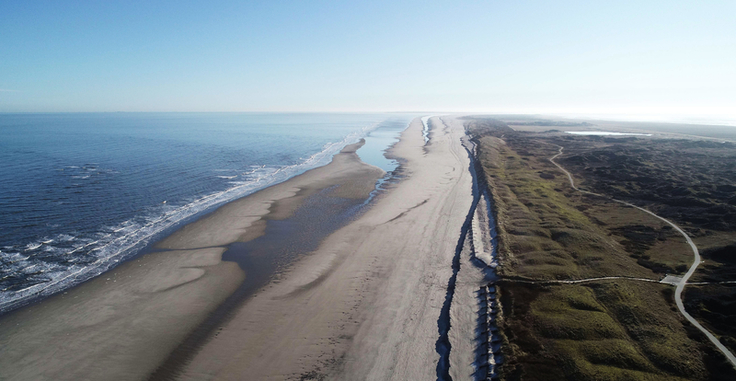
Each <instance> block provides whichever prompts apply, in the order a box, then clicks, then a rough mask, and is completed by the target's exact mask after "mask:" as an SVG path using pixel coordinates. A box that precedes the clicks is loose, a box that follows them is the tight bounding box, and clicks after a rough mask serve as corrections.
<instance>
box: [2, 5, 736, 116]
mask: <svg viewBox="0 0 736 381" xmlns="http://www.w3.org/2000/svg"><path fill="white" fill-rule="evenodd" d="M735 16H736V1H732V0H724V1H677V0H667V1H646V0H639V1H565V0H558V1H508V0H507V1H493V0H486V1H463V0H455V1H431V0H424V1H383V0H372V1H356V0H353V1H278V0H270V1H258V0H251V1H247V0H246V1H228V0H224V1H217V2H205V1H201V2H195V1H185V0H177V1H33V0H28V1H2V2H0V112H77V111H83V112H86V111H92V112H96V111H315V112H318V111H345V112H352V111H436V112H451V111H463V112H465V111H467V112H496V113H560V114H601V115H602V114H650V115H654V114H658V115H680V116H691V117H698V116H705V117H714V118H718V117H723V118H732V119H734V120H736V22H735V21H734V20H735V18H734V17H735Z"/></svg>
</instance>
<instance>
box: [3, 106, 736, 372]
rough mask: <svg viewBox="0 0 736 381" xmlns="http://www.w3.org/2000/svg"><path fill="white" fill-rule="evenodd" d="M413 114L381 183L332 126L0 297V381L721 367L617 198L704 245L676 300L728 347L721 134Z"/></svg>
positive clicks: (673, 245)
mask: <svg viewBox="0 0 736 381" xmlns="http://www.w3.org/2000/svg"><path fill="white" fill-rule="evenodd" d="M425 120H426V122H427V123H428V125H426V126H425V125H424V124H423V121H422V118H416V119H414V120H413V121H412V122H411V123H410V124H409V126H408V128H407V129H406V130H404V131H403V132H402V134H401V137H400V140H399V141H398V142H397V143H396V144H395V145H393V146H392V147H391V148H390V149H389V150H388V151H387V153H386V155H387V156H389V157H391V158H393V159H395V160H397V161H398V162H399V163H400V165H399V168H398V169H397V170H396V171H394V173H393V174H392V176H391V177H390V178H389V180H388V181H385V182H384V181H379V179H383V180H385V179H386V177H384V176H385V175H386V173H385V172H384V171H383V170H382V169H380V168H377V167H373V166H371V165H368V164H366V163H363V162H362V161H361V160H360V158H359V156H358V155H357V154H356V151H357V150H358V149H359V148H360V147H361V145H362V144H364V142H359V143H356V144H352V145H348V146H346V147H345V148H344V149H343V150H342V151H341V152H340V153H338V154H336V155H335V156H334V157H333V160H332V162H331V163H330V164H328V165H326V166H323V167H320V168H316V169H313V170H310V171H307V172H305V173H303V174H301V175H299V176H296V177H293V178H291V179H289V180H287V181H285V182H283V183H281V184H277V185H274V186H271V187H269V188H266V189H263V190H261V191H259V192H256V193H254V194H252V195H249V196H247V197H244V198H242V199H239V200H236V201H233V202H231V203H228V204H225V205H223V206H221V207H219V208H218V209H216V210H215V211H213V212H211V213H210V214H207V215H205V216H203V217H201V218H199V219H198V220H196V221H194V222H191V223H189V224H187V225H185V226H183V227H181V228H180V229H178V230H177V231H175V232H174V233H173V234H171V235H169V236H168V237H166V238H165V239H163V240H161V241H160V242H157V243H156V244H155V245H154V246H153V247H152V248H151V249H150V252H149V253H147V254H144V255H142V256H140V257H138V258H136V259H134V260H132V261H129V262H126V263H124V264H122V265H120V266H119V267H117V268H115V269H114V270H112V271H110V272H108V273H106V274H103V275H102V276H100V277H98V278H95V279H93V280H91V281H89V282H86V283H84V284H82V285H80V286H78V287H75V288H72V289H70V290H68V291H67V292H65V293H63V294H60V295H56V296H53V297H51V298H48V299H47V300H43V301H41V302H39V303H36V304H33V305H30V306H28V307H25V308H22V309H19V310H17V311H14V312H12V313H10V314H7V315H6V316H3V317H1V318H0V342H1V343H3V345H2V346H0V379H12V380H77V379H106V380H141V379H150V380H240V379H253V380H261V379H268V380H271V379H273V380H328V379H329V380H433V379H439V380H449V379H454V380H462V379H474V380H486V379H493V380H497V379H498V380H548V379H571V380H601V379H610V380H617V379H632V380H639V379H641V380H686V379H687V380H728V379H733V376H734V375H736V371H735V370H734V369H733V368H732V367H731V366H730V364H728V363H727V361H726V359H725V358H724V357H723V355H722V354H721V352H719V351H718V350H717V349H716V347H714V346H713V345H711V343H710V342H708V340H707V339H706V338H705V337H704V335H703V334H702V333H701V332H700V331H698V330H697V329H696V328H695V327H694V326H692V325H691V324H689V323H688V322H687V321H686V319H685V318H684V317H683V315H682V314H681V313H680V311H678V309H677V307H676V301H675V298H676V293H675V287H674V285H675V284H676V283H677V282H678V281H679V279H681V277H682V275H683V273H684V272H685V271H687V269H688V267H689V266H691V264H692V261H693V257H692V255H693V253H692V251H690V249H689V247H688V245H687V242H686V240H685V239H683V236H682V235H680V234H678V232H677V231H675V230H674V229H673V228H672V227H671V226H670V225H669V224H668V223H666V222H664V221H663V220H661V219H659V218H657V217H656V216H654V215H652V214H648V213H643V212H642V211H641V210H636V208H635V207H634V204H636V205H637V206H641V207H644V208H647V209H648V210H652V211H655V212H657V213H659V214H661V215H664V216H666V217H667V218H668V219H671V220H673V221H675V222H676V223H677V224H679V225H680V226H682V227H683V228H684V231H687V233H688V234H689V235H690V236H692V238H693V241H694V242H695V243H696V244H697V246H698V247H700V248H701V249H703V256H704V265H703V266H701V267H700V268H699V269H698V271H697V272H695V274H694V275H693V278H691V280H690V282H694V283H695V284H688V286H687V288H686V290H685V292H684V295H685V298H684V299H685V305H686V307H687V310H688V311H690V312H691V313H692V314H693V315H694V316H695V317H696V318H697V319H698V320H699V321H701V322H702V323H703V325H704V326H706V327H707V329H709V330H710V331H712V332H714V333H715V334H716V335H717V337H718V338H719V339H720V340H721V341H722V342H723V343H724V345H726V346H727V347H729V348H731V349H733V348H734V342H736V341H734V332H733V328H732V327H731V326H730V324H729V321H730V318H731V317H732V316H734V315H733V311H732V306H733V303H732V300H733V289H734V287H733V285H732V284H731V283H728V282H731V281H733V280H734V279H733V273H734V266H733V258H734V255H733V252H734V251H733V250H734V247H735V246H734V242H736V233H734V230H736V227H734V226H733V221H734V220H733V218H732V217H733V216H734V215H736V214H734V213H736V209H734V206H733V205H734V200H735V199H736V193H735V192H736V188H734V187H733V185H732V184H733V181H734V179H736V178H734V172H733V168H734V167H733V162H734V161H733V160H734V156H733V153H732V152H733V150H732V148H733V144H732V143H728V142H725V141H723V142H722V141H718V140H719V139H720V138H717V137H712V136H708V137H705V138H702V139H695V138H693V137H692V136H684V135H683V134H682V131H680V130H679V129H676V132H675V133H657V134H658V135H657V136H646V135H637V136H634V137H626V136H621V137H606V136H603V137H602V136H577V135H576V136H571V135H568V134H565V133H564V132H563V131H560V130H559V128H564V129H570V130H578V131H579V130H588V129H594V130H595V129H614V128H615V127H616V126H618V125H617V124H615V123H613V122H607V123H600V122H597V121H591V122H574V121H573V122H571V121H569V120H547V119H539V118H531V117H518V116H509V117H506V118H504V117H494V118H488V117H473V116H466V117H460V116H433V117H431V118H425ZM428 127H430V128H428ZM619 127H621V128H620V130H622V131H627V132H634V133H643V132H646V131H649V130H647V129H646V127H651V126H649V125H637V124H632V123H628V124H621V125H620V126H619ZM665 127H666V126H665ZM665 127H662V128H665ZM678 128H679V127H678ZM655 130H656V129H655ZM427 131H428V137H429V140H428V141H425V139H424V136H423V135H426V134H427ZM655 133H656V132H655ZM714 139H715V140H714ZM563 149H564V152H563ZM683 152H684V153H687V155H682V153H683ZM564 168H566V169H564ZM567 171H569V172H567ZM573 178H574V179H575V182H576V183H577V184H578V186H579V187H580V189H578V188H577V187H575V186H574V184H573ZM377 182H378V183H381V184H382V189H380V190H378V189H377V188H376V184H377ZM581 189H586V190H591V191H594V192H597V193H592V192H588V191H582V192H581ZM586 192H587V193H586ZM603 194H605V195H607V196H605V197H603V196H602V195H603ZM609 196H610V197H609ZM613 197H615V199H614V198H613ZM617 199H623V200H626V202H630V203H632V204H628V205H622V203H621V202H620V201H617ZM624 204H625V203H624ZM683 234H684V233H683Z"/></svg>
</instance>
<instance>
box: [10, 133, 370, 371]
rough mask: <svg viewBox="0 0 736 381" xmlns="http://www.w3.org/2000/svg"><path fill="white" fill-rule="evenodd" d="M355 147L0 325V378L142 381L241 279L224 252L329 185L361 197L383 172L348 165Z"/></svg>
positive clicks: (223, 209)
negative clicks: (121, 379)
mask: <svg viewBox="0 0 736 381" xmlns="http://www.w3.org/2000/svg"><path fill="white" fill-rule="evenodd" d="M362 144H363V143H362V142H359V143H355V144H351V145H348V146H346V147H345V148H344V149H343V150H341V151H340V153H338V154H336V155H334V156H333V159H332V161H331V162H330V163H329V164H327V165H325V166H322V167H318V168H314V169H312V170H309V171H307V172H305V173H303V174H300V175H297V176H295V177H293V178H291V179H289V180H287V181H285V182H283V183H280V184H276V185H273V186H270V187H268V188H264V189H262V190H260V191H258V192H255V193H253V194H251V195H249V196H246V197H244V198H241V199H238V200H235V201H232V202H230V203H228V204H225V205H223V206H221V207H219V208H218V209H216V210H215V211H214V212H212V213H210V214H208V215H205V216H203V217H202V218H200V219H197V220H195V221H194V222H192V223H189V224H187V225H185V226H183V227H181V228H179V229H178V230H177V231H175V232H174V233H173V234H171V235H170V236H168V237H167V238H165V239H163V240H161V241H159V242H158V243H156V244H155V245H153V246H152V249H151V251H150V252H148V253H146V254H144V255H142V256H140V257H138V258H136V259H133V260H131V261H129V262H126V263H123V264H121V265H120V266H118V267H116V268H115V269H113V270H111V271H109V272H108V273H105V274H103V275H102V276H99V277H97V278H94V279H92V280H90V281H87V282H85V283H82V284H80V285H78V286H76V287H73V288H71V289H69V290H67V291H66V292H63V293H60V294H57V295H54V296H51V297H49V298H46V299H44V300H42V301H40V302H38V303H34V304H31V305H28V306H25V307H21V308H20V309H17V310H14V311H11V312H10V313H8V314H6V315H4V316H2V318H0V341H2V342H3V343H6V345H4V346H3V348H2V349H0V369H1V371H0V373H2V374H3V375H7V376H9V377H13V378H20V379H46V378H47V379H50V378H54V379H78V378H79V377H82V378H89V377H92V378H109V377H110V375H117V376H118V377H119V376H121V375H123V374H124V375H125V377H126V378H129V377H133V378H145V377H147V376H148V374H150V373H151V372H152V371H153V370H154V369H156V368H157V367H158V366H159V364H160V363H161V362H162V361H163V360H164V359H165V358H167V357H168V356H169V354H170V353H171V352H172V351H173V350H174V349H175V348H176V347H178V345H179V343H180V342H181V341H182V340H183V339H184V338H185V337H187V336H188V335H189V333H190V332H192V331H193V330H194V329H195V328H196V327H197V326H198V325H199V324H200V323H201V322H202V321H204V320H205V319H206V318H207V316H208V315H209V314H210V312H212V311H213V310H215V309H216V308H217V306H218V305H220V304H221V303H223V302H224V301H225V300H227V298H228V297H229V295H231V294H232V293H233V292H235V291H236V290H237V289H238V287H239V285H240V284H242V282H243V280H244V279H245V278H246V276H247V275H246V274H245V273H244V271H243V270H242V269H240V268H239V266H238V265H237V263H235V262H228V261H223V260H222V259H221V256H222V254H223V253H225V252H226V251H227V249H228V246H229V245H231V244H232V243H234V242H243V241H249V240H253V239H256V238H257V237H259V236H262V235H263V234H264V233H265V227H266V222H265V221H266V219H269V220H279V219H287V218H289V217H290V216H291V215H293V213H294V212H295V211H296V210H297V209H298V208H299V207H300V205H301V204H302V203H304V201H305V200H306V199H308V198H309V197H310V196H312V195H314V194H315V193H317V192H318V191H320V190H322V189H325V188H328V187H333V186H336V185H338V184H339V185H342V186H338V187H337V188H338V189H336V190H335V191H334V192H332V193H333V195H334V196H336V197H342V198H346V199H360V198H361V197H363V195H365V197H367V195H368V194H369V193H370V192H371V191H372V190H373V189H374V186H375V182H376V180H377V178H379V177H381V176H383V174H384V172H383V171H382V170H380V169H378V168H375V167H372V166H369V165H367V164H364V163H362V162H361V161H360V160H359V159H358V157H357V155H356V154H355V151H356V150H357V148H359V147H360V146H361V145H362ZM272 209H273V210H272ZM162 305H166V308H161V307H160V306H162ZM154 338H155V339H154ZM152 343H155V344H152ZM11 349H12V351H11ZM59 351H62V352H63V354H61V355H60V354H59ZM24 354H25V356H24ZM27 354H30V356H27ZM51 358H53V359H54V360H53V361H48V360H49V359H51ZM71 368H75V369H71ZM62 370H65V371H64V372H62ZM52 375H53V377H51V376H52ZM94 375H98V377H94ZM135 375H137V376H135Z"/></svg>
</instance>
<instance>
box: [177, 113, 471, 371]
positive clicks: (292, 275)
mask: <svg viewBox="0 0 736 381" xmlns="http://www.w3.org/2000/svg"><path fill="white" fill-rule="evenodd" d="M422 127H423V125H422V122H421V120H420V119H419V118H417V119H415V120H414V121H413V122H412V123H411V125H410V126H409V128H408V129H407V130H406V131H405V132H404V133H403V134H402V138H401V141H400V142H399V143H397V145H396V146H395V147H394V149H393V152H392V153H393V154H394V155H395V156H397V157H399V158H402V159H403V160H404V161H403V174H404V175H405V178H404V179H403V180H402V181H401V182H400V183H399V184H398V185H396V186H395V188H393V189H391V190H390V191H388V192H386V193H384V194H383V195H382V196H381V197H380V198H379V199H378V200H377V201H376V203H375V205H374V206H373V207H372V208H371V209H370V210H369V211H368V212H367V213H366V214H364V215H363V216H362V217H361V218H359V219H358V220H356V221H355V222H353V223H351V224H349V225H347V226H345V227H344V228H342V229H340V230H338V231H337V232H336V233H334V234H332V235H331V236H330V237H328V238H327V239H326V240H325V241H324V242H323V244H322V245H321V246H320V249H319V250H317V251H316V252H314V253H312V254H311V255H309V256H308V257H306V258H305V259H303V260H302V261H300V262H299V263H297V264H296V265H295V266H293V267H292V269H291V270H290V271H289V273H288V274H286V276H284V277H283V279H285V280H284V281H282V282H280V283H275V284H271V285H270V286H269V287H267V288H266V289H264V290H263V291H262V292H261V293H259V294H258V295H256V296H255V297H253V298H252V299H251V300H249V301H248V302H247V303H246V304H245V305H244V306H243V307H242V308H241V309H240V310H239V311H238V313H237V314H236V316H235V317H234V318H233V319H232V320H231V322H230V323H229V324H227V325H226V326H225V327H222V330H221V331H220V333H219V335H218V336H217V337H215V338H214V339H212V340H211V341H210V342H208V343H207V344H206V345H205V346H204V347H203V348H202V349H201V350H200V351H199V353H198V355H197V356H196V357H195V358H194V360H193V361H192V362H191V363H190V364H189V365H188V366H187V367H186V368H185V369H184V371H183V372H182V373H181V375H180V378H181V379H185V380H202V379H206V380H209V379H221V380H230V379H253V380H256V379H275V380H278V379H300V378H302V377H304V378H307V377H312V378H314V379H320V377H326V378H331V379H339V380H363V379H366V380H390V379H395V380H410V379H411V380H429V379H436V367H437V361H438V359H439V355H438V354H437V352H436V349H435V344H436V341H437V338H438V326H437V320H438V317H439V315H440V310H441V308H442V305H443V302H444V300H445V294H446V291H447V285H448V280H449V279H450V276H451V275H452V268H451V263H452V258H453V256H454V254H455V246H456V245H457V241H458V239H459V237H460V230H461V226H462V224H463V222H464V220H465V217H466V215H467V213H468V211H469V209H470V206H471V203H472V179H471V174H470V173H469V172H468V170H467V169H468V165H469V159H468V156H467V153H466V151H465V149H464V148H463V147H462V146H461V141H460V140H461V137H462V136H464V135H465V133H464V130H463V127H462V123H460V122H456V121H450V122H448V123H447V125H444V126H443V127H441V128H438V129H435V130H433V131H432V133H431V141H430V144H429V145H427V146H426V154H425V147H424V140H423V137H422ZM470 329H471V330H472V329H473V327H470Z"/></svg>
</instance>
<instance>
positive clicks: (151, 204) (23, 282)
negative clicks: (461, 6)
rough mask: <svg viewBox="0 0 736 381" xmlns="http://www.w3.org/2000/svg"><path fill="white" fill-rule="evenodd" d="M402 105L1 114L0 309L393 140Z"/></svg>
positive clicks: (376, 155) (382, 161) (374, 156)
mask: <svg viewBox="0 0 736 381" xmlns="http://www.w3.org/2000/svg"><path fill="white" fill-rule="evenodd" d="M411 117H412V116H410V115H400V114H390V115H382V114H238V113H100V114H0V163H2V165H1V166H0V210H1V211H2V213H0V312H4V311H8V310H11V309H13V308H16V307H17V306H19V305H22V304H23V303H25V302H26V301H28V300H31V299H34V298H36V297H38V296H45V295H50V294H53V293H55V292H59V291H61V290H64V289H66V288H69V287H71V286H73V285H76V284H79V283H81V282H83V281H85V280H87V279H90V278H91V277H94V276H96V275H99V274H101V273H102V272H104V271H106V270H108V269H110V268H112V267H114V266H115V265H116V264H118V263H120V262H122V261H124V260H126V259H129V258H131V257H134V256H135V255H136V254H137V253H139V252H140V251H141V249H143V248H144V247H145V246H146V245H147V244H149V243H151V242H153V241H155V240H157V239H159V238H161V237H163V236H164V235H165V234H167V233H169V232H171V231H172V229H175V228H176V227H177V226H180V225H182V224H183V223H185V222H187V221H190V220H192V219H194V218H196V217H197V216H198V215H201V214H203V213H206V212H208V211H211V210H212V209H214V208H215V207H217V206H218V205H222V204H223V203H225V202H228V201H232V200H234V199H237V198H239V197H242V196H245V195H248V194H250V193H253V192H255V191H257V190H259V189H263V188H265V187H267V186H269V185H273V184H275V183H278V182H281V181H284V180H286V179H288V178H290V177H293V176H295V175H297V174H300V173H303V172H304V171H306V170H308V169H311V168H315V167H317V166H321V165H324V164H327V163H328V162H329V161H330V160H331V158H332V156H333V155H334V154H335V153H337V152H338V151H339V150H340V149H342V148H343V147H344V146H345V145H347V144H350V143H354V142H356V141H358V140H359V139H361V138H366V145H365V146H364V147H362V148H361V149H360V150H359V151H358V154H359V155H360V156H361V158H363V160H364V161H366V162H368V163H370V164H373V165H376V166H379V167H381V168H383V169H384V170H387V171H390V170H393V169H394V168H395V167H396V162H395V161H391V160H389V159H386V158H385V157H384V156H383V150H384V149H385V148H386V147H387V145H390V144H392V143H393V142H395V141H396V138H397V137H398V134H399V133H400V132H401V131H402V130H403V129H405V128H406V126H407V125H408V123H409V121H410V119H411Z"/></svg>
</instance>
